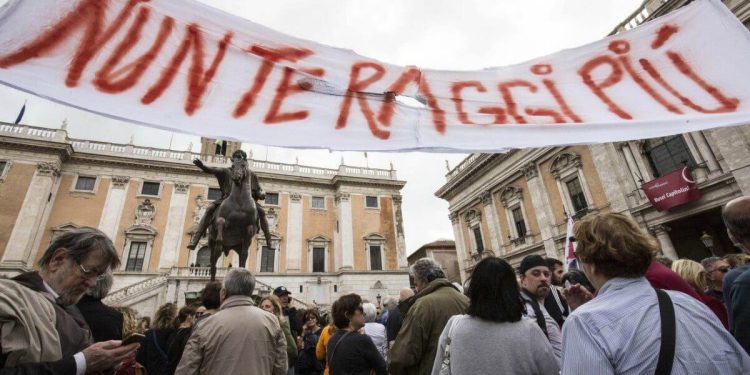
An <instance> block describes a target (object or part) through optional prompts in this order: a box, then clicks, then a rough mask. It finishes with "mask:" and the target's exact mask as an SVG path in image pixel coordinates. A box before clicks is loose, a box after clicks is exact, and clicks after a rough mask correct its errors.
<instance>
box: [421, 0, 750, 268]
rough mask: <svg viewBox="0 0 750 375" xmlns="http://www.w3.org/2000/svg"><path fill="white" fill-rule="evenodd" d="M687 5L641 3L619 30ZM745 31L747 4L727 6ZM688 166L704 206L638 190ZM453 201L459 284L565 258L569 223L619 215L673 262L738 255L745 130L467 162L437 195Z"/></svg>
mask: <svg viewBox="0 0 750 375" xmlns="http://www.w3.org/2000/svg"><path fill="white" fill-rule="evenodd" d="M685 3H687V1H666V2H665V1H662V0H653V1H645V2H644V3H643V4H642V5H641V7H639V9H637V10H636V11H635V12H634V13H633V14H631V15H630V16H629V17H628V18H627V19H626V20H625V21H623V22H622V23H621V24H620V25H618V26H617V28H615V30H614V31H613V33H617V32H619V31H622V30H625V29H629V28H632V27H634V26H636V25H638V24H640V23H642V22H646V21H648V20H649V19H652V18H653V17H657V16H659V15H661V14H665V13H666V12H668V11H671V10H672V9H676V8H678V7H679V6H682V5H684V4H685ZM725 4H726V5H727V6H728V7H729V9H730V10H732V11H733V12H734V13H735V14H736V15H737V16H738V17H739V19H740V20H741V21H742V22H743V23H744V24H745V25H748V24H749V23H750V1H747V0H745V1H736V0H730V1H725ZM684 165H687V166H688V167H689V168H690V169H691V170H692V174H693V178H694V179H695V181H696V183H697V187H698V189H699V191H700V193H701V197H700V199H698V200H696V201H693V202H690V203H687V204H684V205H681V206H678V207H674V208H672V209H669V210H666V211H658V210H656V209H655V208H654V207H653V205H652V204H651V203H650V201H649V200H648V199H647V197H646V195H645V194H644V192H643V190H642V189H641V185H642V184H643V183H646V182H649V181H653V180H655V179H657V178H659V177H662V176H665V175H666V174H669V173H670V172H673V171H675V170H678V169H680V168H682V167H683V166H684ZM435 194H436V195H437V196H438V197H440V198H442V199H445V200H446V201H448V203H449V211H450V214H449V217H450V220H451V222H452V224H453V232H454V235H455V240H456V252H457V257H458V260H459V268H460V272H461V279H462V280H464V281H465V280H466V278H467V275H469V274H470V272H471V270H472V267H473V266H474V265H475V264H476V263H477V261H479V260H481V259H482V257H485V256H487V255H490V254H494V255H497V256H500V257H503V258H505V259H507V260H508V261H509V262H510V263H511V264H512V265H514V266H515V265H517V264H518V263H519V262H520V261H521V259H523V257H525V256H527V255H529V254H540V255H545V256H550V257H558V258H560V259H562V258H563V247H564V244H565V235H566V223H567V217H568V215H571V216H573V217H574V218H578V217H582V216H583V215H585V214H587V213H592V212H593V213H596V212H621V213H625V214H628V215H631V216H632V217H633V218H634V219H635V220H636V221H637V222H638V223H639V224H640V225H641V226H642V227H643V228H646V229H647V230H649V231H650V232H651V233H652V234H653V235H654V236H655V237H656V238H657V239H658V241H659V243H660V245H661V249H662V253H663V254H664V255H666V256H668V257H670V258H674V259H676V258H691V259H694V260H698V261H699V260H701V259H702V258H705V257H707V256H711V255H724V254H726V253H732V252H737V251H738V250H737V249H736V248H735V247H734V246H733V245H732V243H731V242H730V240H729V238H728V236H727V235H726V229H725V228H724V225H723V222H722V220H721V207H722V206H723V205H724V204H725V203H726V202H727V201H729V200H731V199H732V198H735V197H738V196H741V195H750V126H738V127H728V128H719V129H712V130H706V131H699V132H693V133H688V134H681V135H677V136H671V137H663V138H656V139H644V140H637V141H630V142H618V143H608V144H599V145H592V146H574V147H554V148H540V149H526V150H514V151H511V152H509V153H506V154H471V155H470V156H468V157H467V158H466V159H464V160H463V161H462V162H461V163H460V164H459V165H457V166H456V167H455V168H453V169H452V170H450V171H449V172H448V174H447V175H446V182H445V184H444V185H443V186H442V187H441V188H440V189H439V190H438V191H437V192H436V193H435Z"/></svg>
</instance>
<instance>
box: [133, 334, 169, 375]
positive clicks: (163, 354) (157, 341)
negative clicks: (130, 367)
mask: <svg viewBox="0 0 750 375" xmlns="http://www.w3.org/2000/svg"><path fill="white" fill-rule="evenodd" d="M174 332H175V329H174V328H167V329H153V328H152V329H149V330H148V331H146V339H145V340H144V341H143V343H142V344H141V347H140V348H138V352H137V353H136V356H135V359H136V361H138V363H140V364H141V365H143V367H145V368H146V372H147V373H148V374H149V375H151V374H159V375H162V374H169V357H168V355H167V351H168V350H169V346H168V344H169V338H170V337H171V336H172V334H174Z"/></svg>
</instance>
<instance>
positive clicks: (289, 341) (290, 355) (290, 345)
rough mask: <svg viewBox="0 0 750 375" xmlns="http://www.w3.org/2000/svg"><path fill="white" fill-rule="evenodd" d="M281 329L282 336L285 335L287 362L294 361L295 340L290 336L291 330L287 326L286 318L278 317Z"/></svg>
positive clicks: (295, 356)
mask: <svg viewBox="0 0 750 375" xmlns="http://www.w3.org/2000/svg"><path fill="white" fill-rule="evenodd" d="M279 324H280V325H281V330H282V331H284V337H286V357H287V360H289V363H294V361H295V360H296V359H297V340H296V339H295V338H294V336H292V330H291V329H290V328H289V321H288V320H286V319H283V318H282V319H279Z"/></svg>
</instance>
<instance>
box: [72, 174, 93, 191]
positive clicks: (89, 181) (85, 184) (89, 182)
mask: <svg viewBox="0 0 750 375" xmlns="http://www.w3.org/2000/svg"><path fill="white" fill-rule="evenodd" d="M95 186H96V177H89V176H78V178H77V179H76V186H75V188H74V189H73V190H77V191H94V187H95Z"/></svg>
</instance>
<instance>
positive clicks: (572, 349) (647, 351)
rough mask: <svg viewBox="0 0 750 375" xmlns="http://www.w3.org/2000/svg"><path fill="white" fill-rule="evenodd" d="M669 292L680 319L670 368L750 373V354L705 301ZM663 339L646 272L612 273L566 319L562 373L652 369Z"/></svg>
mask: <svg viewBox="0 0 750 375" xmlns="http://www.w3.org/2000/svg"><path fill="white" fill-rule="evenodd" d="M666 292H667V293H669V297H670V298H671V299H672V303H673V304H674V309H675V318H676V325H677V327H676V328H677V332H676V336H677V340H676V345H675V347H676V348H675V358H674V365H673V367H672V374H749V373H750V357H748V355H747V353H745V351H744V350H743V349H742V347H740V345H739V344H738V343H737V341H736V340H735V339H734V338H733V337H732V336H731V335H730V334H729V332H727V330H726V329H724V327H723V326H722V324H721V322H720V321H719V319H718V318H717V317H716V315H714V313H712V312H711V310H709V309H708V307H706V305H704V304H702V303H701V302H699V301H697V300H695V299H694V298H692V297H690V296H688V295H686V294H684V293H680V292H674V291H666ZM660 344H661V322H660V317H659V305H658V301H657V299H656V292H655V291H654V288H653V287H651V284H649V282H648V281H647V280H646V279H645V278H643V277H641V278H635V279H624V278H614V279H611V280H609V281H607V283H605V284H604V286H603V287H602V288H601V290H600V291H599V294H598V295H597V296H596V298H594V299H593V300H591V301H589V302H588V303H586V304H584V305H582V306H581V307H579V308H578V309H577V310H575V311H574V312H573V313H572V314H571V315H570V316H569V317H568V319H567V320H566V321H565V325H564V326H563V347H562V352H563V354H562V365H561V369H562V374H653V373H654V371H655V370H656V363H657V360H658V357H659V347H660Z"/></svg>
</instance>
